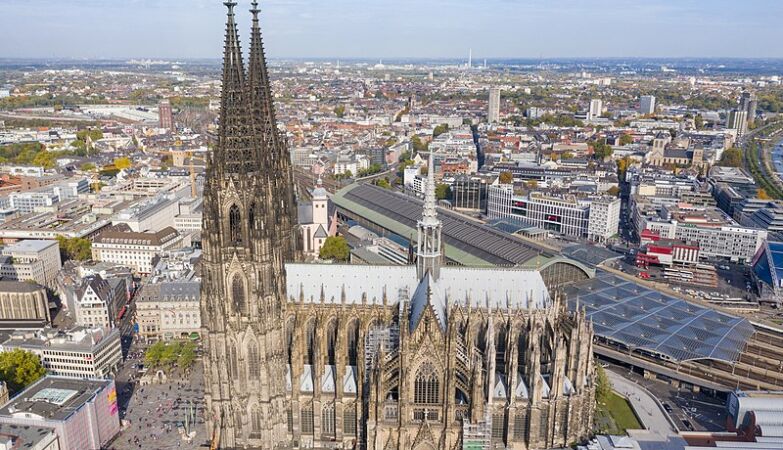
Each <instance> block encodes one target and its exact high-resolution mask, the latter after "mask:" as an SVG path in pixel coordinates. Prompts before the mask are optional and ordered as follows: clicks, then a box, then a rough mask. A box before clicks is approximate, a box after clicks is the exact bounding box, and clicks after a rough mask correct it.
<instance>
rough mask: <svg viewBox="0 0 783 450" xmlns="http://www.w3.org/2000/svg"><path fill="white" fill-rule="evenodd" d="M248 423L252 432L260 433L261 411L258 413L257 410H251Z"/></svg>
mask: <svg viewBox="0 0 783 450" xmlns="http://www.w3.org/2000/svg"><path fill="white" fill-rule="evenodd" d="M250 422H251V424H252V427H253V431H255V432H260V431H261V411H259V410H258V408H253V411H252V412H251V413H250Z"/></svg>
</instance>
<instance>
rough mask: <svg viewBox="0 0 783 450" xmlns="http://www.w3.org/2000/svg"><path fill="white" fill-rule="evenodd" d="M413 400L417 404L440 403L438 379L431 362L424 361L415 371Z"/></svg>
mask: <svg viewBox="0 0 783 450" xmlns="http://www.w3.org/2000/svg"><path fill="white" fill-rule="evenodd" d="M413 397H414V398H413V401H414V403H417V404H425V405H436V404H438V403H440V381H439V380H438V372H437V371H436V370H435V367H433V365H432V363H428V362H426V363H424V364H422V365H421V367H419V370H418V371H417V372H416V380H415V382H414V395H413Z"/></svg>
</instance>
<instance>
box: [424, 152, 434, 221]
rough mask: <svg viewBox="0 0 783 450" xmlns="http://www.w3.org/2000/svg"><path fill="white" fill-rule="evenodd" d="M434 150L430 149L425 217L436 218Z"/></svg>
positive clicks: (425, 193)
mask: <svg viewBox="0 0 783 450" xmlns="http://www.w3.org/2000/svg"><path fill="white" fill-rule="evenodd" d="M433 154H434V152H433V151H430V156H429V162H428V163H427V187H426V189H425V191H424V213H423V214H422V217H423V218H427V217H430V218H433V219H434V218H436V217H437V214H438V213H437V211H436V209H435V207H436V199H435V157H434V156H433Z"/></svg>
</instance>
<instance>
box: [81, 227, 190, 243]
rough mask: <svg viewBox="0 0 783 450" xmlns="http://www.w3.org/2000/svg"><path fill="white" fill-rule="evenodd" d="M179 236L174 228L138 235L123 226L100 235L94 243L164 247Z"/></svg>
mask: <svg viewBox="0 0 783 450" xmlns="http://www.w3.org/2000/svg"><path fill="white" fill-rule="evenodd" d="M177 236H179V232H178V231H177V230H175V229H174V228H172V227H166V228H163V229H162V230H160V231H157V232H154V233H136V232H133V231H131V230H130V228H128V226H127V225H124V224H121V225H118V226H117V227H115V228H112V229H110V230H107V231H104V232H102V233H101V234H99V235H98V236H97V237H96V238H95V240H94V241H93V242H95V243H96V244H126V245H163V244H165V243H167V242H170V241H172V240H174V239H176V238H177Z"/></svg>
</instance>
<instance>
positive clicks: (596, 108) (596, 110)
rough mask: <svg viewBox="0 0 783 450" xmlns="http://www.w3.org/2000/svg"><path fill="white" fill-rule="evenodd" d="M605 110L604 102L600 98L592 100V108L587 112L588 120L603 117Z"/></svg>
mask: <svg viewBox="0 0 783 450" xmlns="http://www.w3.org/2000/svg"><path fill="white" fill-rule="evenodd" d="M603 112H604V102H603V101H601V100H599V99H593V100H590V110H589V111H588V112H587V120H594V119H597V118H599V117H601V114H603Z"/></svg>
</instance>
